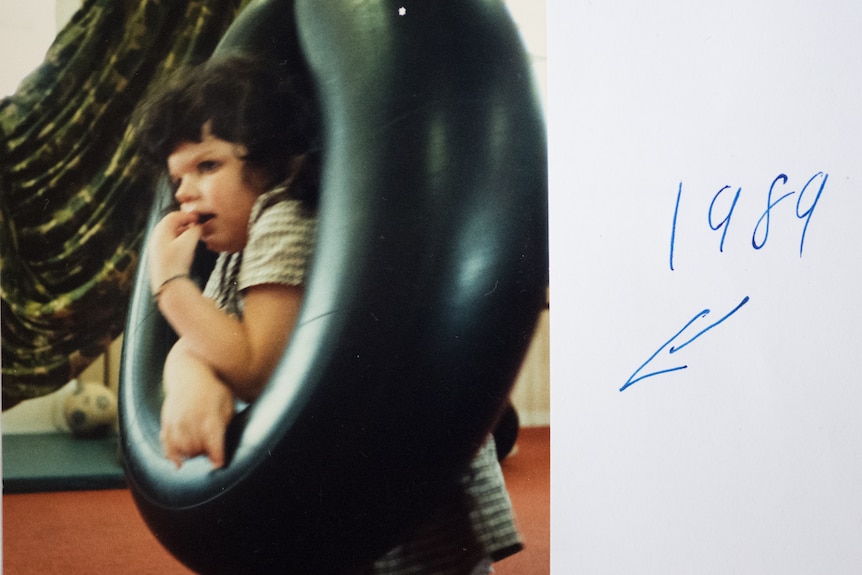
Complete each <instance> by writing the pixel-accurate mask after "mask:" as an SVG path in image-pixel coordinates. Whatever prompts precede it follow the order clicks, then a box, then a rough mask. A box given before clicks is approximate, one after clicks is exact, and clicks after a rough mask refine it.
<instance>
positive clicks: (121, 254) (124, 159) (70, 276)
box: [0, 0, 248, 409]
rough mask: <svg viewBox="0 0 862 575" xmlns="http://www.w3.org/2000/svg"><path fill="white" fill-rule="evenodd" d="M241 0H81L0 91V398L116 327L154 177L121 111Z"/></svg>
mask: <svg viewBox="0 0 862 575" xmlns="http://www.w3.org/2000/svg"><path fill="white" fill-rule="evenodd" d="M247 1H248V0H245V1H243V0H200V1H191V0H187V1H182V0H87V1H86V2H85V3H84V5H83V7H82V8H81V10H80V11H79V12H78V13H77V14H76V15H75V16H74V17H73V19H72V21H71V22H70V23H69V24H68V25H67V26H66V27H65V28H64V29H63V30H62V31H61V32H60V34H59V35H58V36H57V38H56V40H55V42H54V44H53V46H52V47H51V48H50V50H49V52H48V54H47V56H46V58H45V61H44V63H43V64H42V65H41V66H40V67H39V68H37V69H36V70H35V71H34V72H33V73H31V74H30V75H29V76H28V77H27V78H26V79H25V80H24V81H23V82H22V83H21V85H20V87H19V88H18V91H17V92H16V93H15V94H14V95H13V96H10V97H8V98H6V99H3V100H0V296H2V308H0V319H2V378H3V379H2V387H3V409H8V408H9V407H12V406H13V405H15V404H16V403H18V402H20V401H22V400H24V399H28V398H32V397H37V396H40V395H44V394H46V393H49V392H51V391H54V390H55V389H57V388H59V387H60V386H62V385H64V384H65V383H66V382H68V381H69V380H70V379H72V378H74V377H75V376H76V375H78V374H79V373H80V372H81V371H82V370H83V369H84V368H85V367H87V365H89V364H90V363H91V362H92V361H93V360H94V359H95V358H96V357H98V356H99V355H100V354H101V353H102V352H103V351H104V350H105V349H106V347H107V346H108V345H109V344H110V342H111V341H112V340H113V339H115V338H116V337H117V336H118V335H119V334H120V333H121V331H122V330H123V327H124V321H125V314H126V309H127V305H128V299H129V293H130V291H131V283H132V278H133V276H134V272H135V269H136V265H137V257H138V250H139V247H140V243H141V238H142V234H143V227H144V224H145V223H146V221H145V220H146V217H147V213H148V205H149V199H150V197H151V193H150V191H149V190H151V188H152V185H153V182H152V181H151V180H152V178H151V177H147V176H144V175H142V174H140V173H136V170H135V167H136V165H137V163H138V161H137V158H136V157H135V154H134V151H133V150H132V148H131V146H130V145H129V142H130V131H129V130H128V129H127V123H128V120H129V117H130V116H131V114H132V112H133V110H134V108H135V106H136V104H137V103H138V102H139V101H140V100H141V97H142V95H143V94H144V92H145V90H146V89H147V87H148V86H149V85H150V84H151V82H152V80H153V79H154V78H156V77H158V76H159V75H161V74H164V73H166V72H168V71H170V70H171V69H173V68H175V67H176V66H177V65H178V64H181V63H184V62H187V61H198V60H201V59H204V58H205V57H207V56H208V55H209V54H210V53H211V52H212V50H213V49H214V48H215V46H216V44H217V43H218V40H219V39H220V38H221V35H222V33H223V32H224V31H225V29H226V28H227V26H228V25H229V24H230V23H231V22H232V21H233V19H234V18H235V17H236V15H237V13H238V12H239V11H240V10H241V8H242V7H243V6H244V5H245V4H246V3H247Z"/></svg>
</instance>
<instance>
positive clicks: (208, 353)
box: [139, 57, 317, 467]
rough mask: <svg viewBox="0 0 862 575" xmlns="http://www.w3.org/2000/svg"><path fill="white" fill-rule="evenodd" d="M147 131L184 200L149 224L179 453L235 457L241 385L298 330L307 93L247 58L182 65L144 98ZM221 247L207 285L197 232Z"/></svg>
mask: <svg viewBox="0 0 862 575" xmlns="http://www.w3.org/2000/svg"><path fill="white" fill-rule="evenodd" d="M140 124H141V127H140V132H139V134H140V135H139V138H140V141H141V143H142V146H143V149H144V150H145V152H146V154H147V155H148V156H149V157H150V158H152V159H153V160H154V161H156V162H157V163H160V164H161V165H162V166H166V167H167V172H168V175H169V177H170V181H171V183H172V185H173V188H174V191H175V199H176V201H177V203H178V209H177V210H176V211H174V212H171V213H169V214H168V215H167V216H165V218H164V219H163V220H162V221H161V222H159V224H157V226H156V227H155V228H154V230H153V232H152V235H151V237H150V243H149V267H150V283H151V288H152V290H153V294H154V296H155V297H156V300H157V302H158V306H159V309H160V310H161V312H162V314H163V315H164V316H165V318H166V319H167V321H168V322H169V323H170V324H171V326H172V327H173V328H174V330H175V331H176V332H177V334H178V336H179V340H178V341H177V343H176V344H175V345H174V347H173V348H172V349H171V351H170V353H169V354H168V357H167V360H166V362H165V368H164V388H165V392H166V396H165V401H164V404H163V408H162V430H161V440H162V443H163V445H164V449H165V454H166V456H167V457H168V458H169V459H171V460H173V461H174V462H175V463H176V464H177V466H180V465H181V464H182V462H183V460H184V459H187V458H190V457H195V456H197V455H201V454H203V455H206V456H208V457H209V458H210V460H211V461H212V463H213V465H215V466H216V467H220V466H222V465H223V464H224V436H225V430H226V428H227V424H228V423H229V421H230V419H231V417H232V415H233V412H234V398H239V399H241V400H245V401H251V400H253V399H255V398H256V397H257V396H258V395H259V394H260V392H261V390H262V388H263V386H264V385H265V384H266V382H267V380H268V378H269V376H270V374H271V372H272V371H273V369H274V368H275V365H276V363H277V362H278V360H279V358H280V357H281V353H282V351H283V349H284V347H285V345H286V343H287V340H288V337H289V335H290V332H291V330H292V328H293V324H294V322H295V320H296V317H297V314H298V311H299V305H300V302H301V300H302V284H303V278H304V273H305V268H306V261H307V259H308V258H309V256H310V254H311V249H312V242H313V238H314V228H315V219H314V213H313V209H314V204H315V196H316V191H317V190H316V185H315V183H314V167H313V165H312V164H313V162H312V161H311V158H310V157H311V152H310V148H311V145H312V139H313V138H314V128H315V122H314V115H313V113H312V108H311V107H310V105H309V104H308V101H307V99H305V98H302V97H301V96H300V95H299V94H298V93H297V91H296V90H295V89H294V88H293V87H292V86H291V85H290V84H289V83H287V82H285V81H282V79H280V78H279V77H278V75H276V74H275V73H273V72H272V71H271V70H269V69H268V68H267V67H265V66H261V65H258V64H257V63H256V62H254V61H252V60H250V59H247V58H241V57H226V58H220V59H218V60H211V61H209V62H207V63H205V64H203V65H201V66H198V67H194V68H191V69H188V70H183V71H181V72H180V73H178V74H177V75H175V76H174V78H173V79H172V81H171V82H170V83H169V84H167V85H166V86H165V87H164V88H162V89H161V91H160V92H158V94H157V95H156V96H155V97H153V98H152V99H151V100H150V101H149V102H148V103H147V104H146V105H145V107H144V111H143V113H142V118H141V121H140ZM201 241H202V242H203V243H204V244H205V245H206V247H207V248H208V249H209V250H211V251H213V252H217V253H219V257H218V260H217V262H216V266H215V269H214V270H213V273H212V274H211V276H210V279H209V282H208V283H207V286H206V288H205V290H204V291H203V292H201V290H200V289H199V288H198V286H197V285H196V284H195V283H194V282H193V281H192V280H191V278H190V276H189V270H190V268H191V264H192V259H193V256H194V253H195V248H196V246H197V244H198V242H201Z"/></svg>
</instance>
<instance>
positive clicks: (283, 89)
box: [133, 54, 320, 208]
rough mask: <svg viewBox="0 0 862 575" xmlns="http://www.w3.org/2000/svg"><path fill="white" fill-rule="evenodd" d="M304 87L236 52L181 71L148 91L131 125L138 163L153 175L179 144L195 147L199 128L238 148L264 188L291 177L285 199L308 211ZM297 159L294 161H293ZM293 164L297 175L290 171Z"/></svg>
mask: <svg viewBox="0 0 862 575" xmlns="http://www.w3.org/2000/svg"><path fill="white" fill-rule="evenodd" d="M307 86H308V84H307V83H304V82H301V81H298V79H296V78H289V77H285V76H284V75H282V74H281V73H280V71H279V69H278V67H277V66H274V65H270V64H269V63H267V62H263V61H259V60H257V59H254V58H251V57H249V56H244V55H240V54H226V55H223V56H217V57H213V58H211V59H209V60H207V61H205V62H203V63H202V64H198V65H194V66H186V67H182V68H181V69H179V70H177V71H176V72H174V73H173V74H171V75H170V76H169V77H168V78H167V79H166V80H165V81H164V82H163V83H162V84H160V85H158V86H156V87H154V90H153V91H152V93H151V95H150V96H149V97H148V98H147V99H146V101H145V102H144V103H143V104H142V105H141V106H140V107H139V108H138V110H137V112H136V114H135V118H133V126H134V127H135V132H136V136H135V138H136V142H137V145H138V148H139V150H140V153H141V155H142V157H143V158H144V159H145V160H147V161H148V163H150V164H152V165H155V166H157V167H158V168H159V169H161V170H165V169H166V163H167V158H168V156H169V155H170V154H171V153H172V152H173V151H174V150H175V149H176V147H177V146H178V145H179V144H181V143H182V142H200V141H201V139H202V137H203V127H204V125H205V124H209V126H208V128H209V131H210V133H212V135H214V136H215V137H217V138H220V139H222V140H225V141H228V142H232V143H235V144H240V145H242V146H244V147H245V149H246V150H247V152H248V153H247V154H246V155H245V157H243V160H244V161H245V162H246V165H247V166H250V167H253V168H256V169H258V170H260V171H261V172H262V173H263V174H264V175H265V177H266V183H267V185H268V187H271V186H274V185H276V184H279V183H281V182H283V181H285V180H287V179H288V178H291V179H292V182H291V186H290V194H291V196H292V197H295V198H297V199H300V200H302V201H303V202H304V203H305V204H306V206H308V207H310V208H313V207H315V206H316V204H317V197H318V187H319V183H318V182H319V156H320V143H319V115H318V112H317V107H316V100H315V98H314V97H313V95H312V94H311V93H310V90H309V89H308V87H307ZM297 160H300V161H297ZM295 166H300V168H299V171H298V173H291V170H292V169H294V168H293V167H295Z"/></svg>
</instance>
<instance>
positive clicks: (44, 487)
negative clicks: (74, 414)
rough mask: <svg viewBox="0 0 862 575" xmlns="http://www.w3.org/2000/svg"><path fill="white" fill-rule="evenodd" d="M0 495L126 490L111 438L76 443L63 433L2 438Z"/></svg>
mask: <svg viewBox="0 0 862 575" xmlns="http://www.w3.org/2000/svg"><path fill="white" fill-rule="evenodd" d="M2 441H3V443H2V453H3V492H4V493H33V492H39V491H74V490H85V489H117V488H122V487H125V486H126V482H125V476H124V474H123V468H122V466H121V464H120V458H119V442H118V438H117V436H115V435H112V436H109V437H105V438H100V439H77V438H74V437H73V436H71V435H69V434H67V433H32V434H31V433H27V434H23V433H22V434H8V435H3V438H2Z"/></svg>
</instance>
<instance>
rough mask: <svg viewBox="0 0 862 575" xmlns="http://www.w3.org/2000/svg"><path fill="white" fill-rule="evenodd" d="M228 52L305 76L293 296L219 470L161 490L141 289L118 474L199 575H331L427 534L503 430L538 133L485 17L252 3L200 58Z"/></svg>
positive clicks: (191, 472) (519, 77)
mask: <svg viewBox="0 0 862 575" xmlns="http://www.w3.org/2000/svg"><path fill="white" fill-rule="evenodd" d="M401 8H404V9H405V11H404V12H403V13H402V11H401V10H400V9H401ZM235 50H240V51H244V52H249V53H258V54H262V55H264V56H265V57H268V58H271V60H272V62H273V65H277V66H281V67H282V68H283V69H284V70H285V73H290V74H294V75H304V77H307V78H308V81H309V86H310V88H311V89H312V90H313V91H314V92H315V94H316V98H317V99H318V101H319V103H320V109H321V112H322V118H323V126H324V133H323V160H324V163H323V171H322V175H321V182H322V183H321V186H322V188H321V202H320V207H319V229H318V237H317V243H316V248H315V256H314V261H313V262H312V265H311V269H310V275H309V278H308V282H307V286H306V288H307V289H306V293H307V295H306V298H305V301H304V302H303V307H302V310H301V312H300V317H299V320H298V323H297V327H296V329H295V331H294V333H293V335H292V337H291V341H290V344H289V345H288V348H287V349H286V350H285V353H284V356H283V358H282V360H281V363H280V365H279V367H278V368H277V369H276V372H275V373H274V375H273V377H272V380H271V381H270V382H269V384H268V385H267V388H266V389H265V391H264V392H263V394H262V395H261V396H260V397H259V399H258V400H257V401H256V402H255V403H254V404H253V405H251V406H250V407H249V408H248V409H247V410H246V411H245V412H244V413H243V414H242V415H241V416H239V417H237V418H236V419H235V421H234V422H233V423H232V424H231V429H230V430H229V439H230V440H231V443H232V454H231V460H230V463H229V465H228V466H227V467H226V468H224V469H222V470H217V471H213V470H211V468H210V465H209V463H208V461H206V460H205V459H204V458H197V459H194V460H191V461H189V462H187V463H186V464H185V465H184V466H183V467H182V469H180V470H179V471H178V470H176V469H175V468H174V467H173V465H172V464H171V463H170V462H168V461H167V460H166V459H164V456H163V455H162V452H161V448H160V445H159V442H158V430H159V409H160V403H161V394H160V390H159V387H160V379H161V377H160V376H161V369H162V364H163V362H164V358H165V355H166V353H167V351H168V349H169V348H170V345H171V344H172V342H173V334H172V333H171V330H170V328H169V327H168V326H167V325H166V323H165V322H164V320H163V319H162V318H161V316H160V315H159V313H158V311H157V310H156V309H155V308H154V306H153V304H152V302H151V298H150V296H149V290H148V284H147V281H146V270H145V269H141V270H140V273H139V276H138V278H137V280H136V285H135V287H134V290H133V296H132V301H131V307H130V313H129V319H128V323H127V329H126V334H125V339H124V349H123V361H122V366H121V386H120V432H121V447H122V452H123V460H124V466H125V470H126V475H127V478H128V483H129V486H130V489H131V491H132V494H133V496H134V498H135V501H136V503H137V505H138V508H139V510H140V512H141V514H142V516H143V517H144V519H145V520H146V522H147V523H148V525H149V527H150V528H151V530H152V531H153V533H154V534H155V535H156V537H157V538H158V539H159V540H160V541H161V542H162V544H164V545H165V547H166V548H167V549H168V550H169V551H170V552H171V553H173V554H174V555H175V556H176V557H177V558H178V559H180V560H181V561H183V562H184V563H185V564H187V565H188V566H189V567H190V568H192V569H194V570H196V571H198V572H202V573H273V572H285V573H339V572H342V571H343V570H344V569H345V568H346V567H347V566H351V565H359V564H364V563H366V562H367V561H369V560H370V559H372V558H374V557H376V556H377V555H379V554H380V553H382V552H384V551H385V550H386V549H388V548H389V547H391V546H392V545H393V544H395V543H397V542H398V539H399V537H400V536H402V535H403V533H405V532H406V531H408V530H409V529H410V527H411V526H413V525H415V523H416V522H417V521H419V520H421V519H422V517H423V516H425V515H427V514H428V513H429V512H430V511H431V510H433V508H434V507H435V506H437V505H438V504H439V503H440V502H441V501H442V499H443V498H445V497H446V496H447V495H448V494H449V493H450V492H451V490H452V489H453V487H454V485H455V482H456V479H457V477H458V476H459V475H460V473H461V472H462V470H463V469H464V468H465V467H466V466H467V464H468V462H469V460H470V458H471V457H472V456H473V454H474V453H475V451H476V449H477V448H478V446H479V445H480V444H481V442H482V441H483V439H484V438H485V436H486V435H487V433H488V432H489V430H491V428H492V427H493V426H494V423H495V421H496V420H497V418H498V417H499V415H500V413H501V411H502V410H503V409H504V408H505V406H506V398H507V395H508V392H509V389H510V387H511V385H512V383H513V381H514V378H515V376H516V374H517V370H518V368H519V366H520V363H521V361H522V358H523V355H524V353H525V351H526V348H527V344H528V343H529V339H530V337H531V335H532V332H533V329H534V326H535V321H536V318H537V317H538V314H539V313H540V311H541V310H542V308H543V306H544V301H545V290H546V286H547V282H548V258H547V244H548V236H547V152H546V142H545V132H544V121H543V118H542V115H541V113H540V111H539V108H538V104H537V98H536V94H535V89H534V84H533V80H532V74H531V72H530V68H529V64H528V62H527V59H526V55H525V53H524V50H523V47H522V45H521V42H520V39H519V36H518V34H517V31H516V29H515V27H514V25H513V23H512V21H511V19H510V17H509V15H508V13H507V12H506V10H505V8H504V7H503V6H502V4H500V3H497V2H488V1H487V0H436V1H435V2H406V3H405V2H403V1H402V2H391V1H368V2H336V1H321V0H296V1H291V0H263V1H256V2H252V3H251V4H250V5H249V6H248V7H247V8H246V9H245V10H244V11H243V13H242V14H241V15H240V17H239V18H238V19H237V20H236V22H235V23H234V24H233V25H232V26H231V28H230V30H229V31H228V33H227V34H226V36H225V38H224V39H223V41H222V43H221V44H220V46H219V48H218V49H217V52H219V51H235ZM163 195H164V194H163ZM159 212H160V206H154V208H153V212H152V217H151V220H152V222H153V223H154V222H155V220H156V217H157V215H158V213H159ZM145 260H146V258H145V257H142V261H145ZM142 267H143V266H142ZM204 273H205V272H204Z"/></svg>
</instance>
